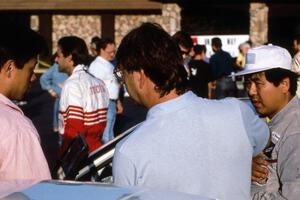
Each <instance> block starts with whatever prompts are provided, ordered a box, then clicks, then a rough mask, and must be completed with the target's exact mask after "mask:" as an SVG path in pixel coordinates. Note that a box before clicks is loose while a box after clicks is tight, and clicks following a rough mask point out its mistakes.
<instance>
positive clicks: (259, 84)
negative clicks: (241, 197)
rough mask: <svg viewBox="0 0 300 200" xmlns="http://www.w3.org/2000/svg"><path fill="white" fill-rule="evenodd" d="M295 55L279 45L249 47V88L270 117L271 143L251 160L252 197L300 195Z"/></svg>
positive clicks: (245, 72) (259, 108) (261, 111)
mask: <svg viewBox="0 0 300 200" xmlns="http://www.w3.org/2000/svg"><path fill="white" fill-rule="evenodd" d="M291 64H292V58H291V56H290V54H289V53H288V51H287V50H286V49H284V48H281V47H279V46H272V45H263V46H260V47H257V48H253V49H250V50H249V52H248V54H247V56H246V65H245V69H244V70H242V71H240V72H239V73H237V74H236V75H237V76H238V75H246V76H245V78H246V83H245V84H246V88H247V92H248V95H249V97H250V100H251V102H252V104H253V106H254V107H255V109H256V111H257V112H258V113H259V114H260V115H261V116H262V117H268V118H269V119H270V122H269V123H268V125H269V129H270V134H271V137H270V142H269V144H268V146H267V147H266V149H265V151H264V152H262V153H261V154H260V155H259V156H257V157H255V158H254V159H253V162H252V181H253V183H256V184H253V185H252V199H255V200H258V199H264V200H267V199H289V200H291V199H299V198H300V100H299V98H298V97H297V96H295V94H296V90H297V77H298V75H297V74H295V73H294V72H292V71H291Z"/></svg>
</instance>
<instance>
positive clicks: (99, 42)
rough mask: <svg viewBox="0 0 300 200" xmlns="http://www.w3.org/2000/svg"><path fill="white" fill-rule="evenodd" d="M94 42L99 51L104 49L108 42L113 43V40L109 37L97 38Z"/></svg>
mask: <svg viewBox="0 0 300 200" xmlns="http://www.w3.org/2000/svg"><path fill="white" fill-rule="evenodd" d="M95 44H96V51H97V52H98V53H99V52H100V50H101V49H105V48H106V47H107V45H108V44H115V42H114V41H113V40H112V39H110V38H103V39H100V40H97V41H96V42H95Z"/></svg>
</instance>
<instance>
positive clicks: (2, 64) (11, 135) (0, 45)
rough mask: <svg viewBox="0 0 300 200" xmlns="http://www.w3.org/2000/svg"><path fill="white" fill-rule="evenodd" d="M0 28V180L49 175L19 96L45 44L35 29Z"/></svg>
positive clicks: (34, 129) (30, 78) (30, 76)
mask: <svg viewBox="0 0 300 200" xmlns="http://www.w3.org/2000/svg"><path fill="white" fill-rule="evenodd" d="M1 27H5V28H3V29H2V30H1V31H0V104H1V106H0V124H1V129H0V136H1V141H0V181H5V180H23V179H26V180H37V181H38V180H45V179H51V175H50V171H49V167H48V163H47V161H46V159H45V156H44V154H43V150H42V148H41V145H40V138H39V134H38V133H37V130H36V128H35V127H34V125H33V124H32V122H31V121H30V120H29V119H28V118H27V117H26V116H25V115H24V113H23V112H22V110H21V109H20V108H19V107H18V106H17V105H15V104H14V103H13V101H14V100H22V98H23V96H24V94H25V92H26V91H27V89H28V87H29V85H30V83H31V82H33V81H34V80H35V79H36V77H35V75H34V72H33V70H34V68H35V66H36V64H37V56H38V55H39V54H40V53H41V52H42V51H43V50H45V49H47V45H46V42H45V40H44V39H43V38H42V36H40V35H39V34H38V33H37V32H35V31H33V30H31V29H29V28H25V27H21V26H14V25H12V24H6V25H3V26H1Z"/></svg>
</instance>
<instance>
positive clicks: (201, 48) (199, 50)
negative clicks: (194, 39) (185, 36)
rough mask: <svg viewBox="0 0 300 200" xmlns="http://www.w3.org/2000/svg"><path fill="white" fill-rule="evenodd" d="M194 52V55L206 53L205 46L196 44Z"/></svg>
mask: <svg viewBox="0 0 300 200" xmlns="http://www.w3.org/2000/svg"><path fill="white" fill-rule="evenodd" d="M194 52H195V54H196V55H197V54H201V53H202V52H204V53H206V46H205V45H200V44H196V45H195V46H194Z"/></svg>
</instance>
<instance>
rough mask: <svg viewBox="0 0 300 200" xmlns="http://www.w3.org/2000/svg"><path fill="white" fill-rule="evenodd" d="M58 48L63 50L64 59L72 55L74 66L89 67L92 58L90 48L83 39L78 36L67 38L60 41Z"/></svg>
mask: <svg viewBox="0 0 300 200" xmlns="http://www.w3.org/2000/svg"><path fill="white" fill-rule="evenodd" d="M58 46H59V47H60V48H61V51H62V54H63V55H64V57H67V56H69V55H72V60H73V62H74V66H76V65H79V64H84V65H89V63H90V62H91V57H90V55H89V52H88V48H87V46H86V43H85V42H84V40H83V39H81V38H79V37H77V36H66V37H62V38H60V39H59V40H58Z"/></svg>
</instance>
